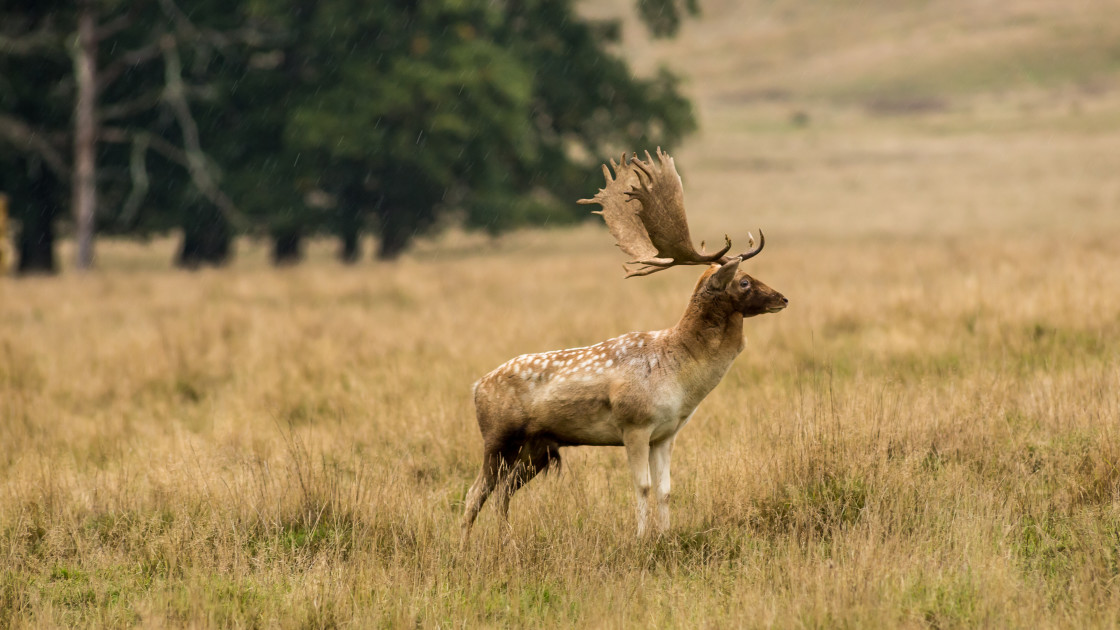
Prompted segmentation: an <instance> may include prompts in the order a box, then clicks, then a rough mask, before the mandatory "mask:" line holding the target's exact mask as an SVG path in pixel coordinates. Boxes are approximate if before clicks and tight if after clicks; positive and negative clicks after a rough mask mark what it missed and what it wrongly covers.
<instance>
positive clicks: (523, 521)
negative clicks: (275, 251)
mask: <svg viewBox="0 0 1120 630" xmlns="http://www.w3.org/2000/svg"><path fill="white" fill-rule="evenodd" d="M608 4H609V3H608ZM865 4H866V3H864V4H860V5H858V6H857V5H853V4H845V3H838V4H829V5H828V6H827V7H825V6H823V5H822V6H821V7H817V6H816V5H814V7H813V10H809V9H808V5H804V6H801V5H799V4H796V3H788V2H779V3H728V2H711V3H707V2H705V3H704V7H705V10H706V11H707V12H708V13H706V16H707V17H706V18H704V19H703V20H701V21H699V22H690V23H689V24H687V25H686V27H685V31H684V33H683V35H682V37H681V38H680V39H679V40H677V41H676V42H672V43H670V44H667V45H665V47H664V48H662V49H660V52H659V53H658V54H659V55H660V58H663V59H669V60H671V61H672V62H673V63H674V65H676V66H677V67H678V69H680V70H682V71H684V72H687V73H688V74H689V75H690V76H692V77H694V80H693V82H692V83H690V84H689V89H690V90H692V91H693V92H694V96H696V98H697V99H698V105H699V110H700V113H701V117H702V123H703V124H704V125H705V127H704V128H705V129H706V131H705V132H704V133H703V134H702V135H701V136H700V137H699V138H697V139H696V140H695V141H694V142H692V143H691V144H689V145H687V146H685V147H682V148H680V150H676V151H674V154H675V156H676V157H677V159H678V165H679V166H680V168H681V171H682V174H683V176H684V179H685V186H686V191H687V195H688V203H689V208H690V214H691V217H692V219H691V220H692V226H693V234H694V235H695V236H696V238H697V240H699V239H701V238H705V239H707V240H708V242H709V243H713V242H717V239H718V237H719V236H720V235H721V234H722V233H723V232H725V231H727V232H730V233H731V235H732V237H734V238H736V239H737V240H738V241H739V242H740V243H741V242H742V240H743V237H744V236H745V232H746V231H747V230H748V229H754V228H755V227H756V226H760V225H761V226H762V227H763V228H765V229H766V233H767V237H768V242H769V245H768V246H767V250H766V251H765V252H764V253H763V255H761V256H759V257H758V258H756V259H753V260H752V261H751V262H750V270H751V273H752V274H754V275H756V276H758V277H759V278H761V279H762V280H764V281H765V282H767V283H768V284H770V285H771V286H773V287H775V288H776V289H778V290H779V291H782V292H783V293H784V294H785V295H787V296H788V297H789V298H790V300H791V305H790V308H789V309H787V310H786V311H783V312H782V313H780V314H777V315H768V316H762V317H759V318H756V319H752V320H748V322H747V323H746V332H747V335H748V337H749V346H748V348H747V350H746V351H745V352H744V354H743V355H742V356H741V357H740V358H739V359H738V360H737V362H736V363H735V365H734V367H733V368H732V370H731V371H730V373H729V374H728V375H727V377H726V378H725V379H724V382H723V383H722V384H721V385H720V386H719V387H718V388H717V389H716V390H715V392H713V394H712V395H711V396H710V397H709V399H708V400H707V401H705V402H704V403H703V404H702V406H701V407H700V410H699V412H698V414H697V416H696V418H695V419H694V420H693V422H692V423H690V425H689V426H688V428H687V429H686V430H685V431H684V432H683V433H682V434H681V435H680V437H679V439H678V441H677V447H676V449H675V457H674V462H673V468H674V493H673V494H674V508H673V519H674V520H673V526H672V529H671V530H670V532H669V534H668V535H666V536H663V537H661V538H658V539H655V540H651V541H636V540H634V538H633V532H634V529H635V523H634V522H633V519H634V516H633V505H632V503H633V498H632V490H631V484H630V481H629V474H628V472H627V469H626V466H625V464H624V458H623V455H622V453H621V452H620V451H619V450H618V449H605V448H600V449H595V448H577V449H567V451H566V452H565V467H564V471H563V472H562V473H561V474H559V475H549V476H547V477H545V478H541V479H538V480H534V481H533V482H532V483H531V484H530V485H529V486H528V487H527V488H526V489H524V490H522V491H521V492H520V493H519V494H518V495H517V496H516V498H515V499H514V501H513V506H512V523H513V532H512V543H511V544H510V545H508V546H505V547H503V545H502V544H501V539H502V536H501V532H500V531H499V527H498V523H497V519H496V518H495V515H494V513H493V510H492V508H489V507H488V508H486V509H484V510H483V512H482V514H481V516H480V519H479V522H478V524H477V525H476V528H475V532H474V538H473V541H472V543H473V544H472V546H471V548H470V549H469V550H467V551H466V552H465V553H459V552H458V550H457V535H458V519H459V515H460V512H461V510H462V501H463V496H464V494H465V491H466V489H467V487H468V485H469V484H470V482H471V481H472V480H473V478H474V475H475V474H476V472H477V467H478V465H479V458H480V455H481V440H480V436H479V434H478V429H477V427H476V425H475V421H474V418H473V412H472V409H471V405H470V396H469V392H470V384H471V383H472V382H473V381H474V380H475V379H477V378H478V377H479V376H480V375H482V374H484V373H485V372H487V371H489V370H490V369H492V368H493V367H495V366H496V365H498V364H499V363H501V362H503V361H504V360H506V359H508V358H510V357H512V356H515V355H517V354H521V353H525V352H534V351H542V350H550V349H557V348H564V347H572V346H581V345H587V344H590V343H595V342H597V341H600V340H602V339H605V338H608V337H611V336H614V335H618V334H622V333H625V332H628V331H631V330H650V329H657V328H663V327H665V326H668V325H670V324H672V323H673V322H674V321H675V320H676V318H677V317H678V316H679V314H680V312H681V310H682V309H683V306H684V303H685V300H686V298H687V295H688V293H689V291H690V290H691V288H692V285H693V283H694V282H695V278H696V276H697V275H698V274H699V270H698V269H693V270H671V271H668V272H665V273H663V274H658V275H655V276H653V277H650V278H643V279H638V280H630V281H623V280H622V279H621V275H622V274H621V270H620V268H619V263H620V262H621V254H619V253H618V252H617V251H616V250H615V248H613V247H612V246H611V245H610V241H609V236H608V235H607V233H606V231H605V230H602V229H595V228H590V227H581V228H578V229H573V230H566V231H554V232H545V231H528V232H520V233H516V234H512V235H509V236H507V237H504V238H502V239H498V240H493V241H490V240H486V239H483V238H480V237H463V236H452V237H449V238H445V239H441V240H437V241H429V242H423V243H421V244H420V247H419V248H418V249H417V250H416V251H415V253H413V254H411V255H409V256H407V257H406V258H405V259H403V260H401V261H400V262H397V263H394V264H376V265H375V264H372V263H369V262H363V263H362V264H361V265H359V266H357V267H354V268H347V267H342V266H340V265H338V264H337V263H335V262H333V261H332V260H331V259H330V251H329V246H328V245H327V244H322V243H320V244H316V245H315V247H313V249H312V252H311V260H310V261H309V262H308V263H307V264H305V265H303V266H300V267H297V268H293V269H285V270H273V269H270V268H268V267H267V264H266V252H265V250H264V248H263V247H262V246H260V245H259V244H253V243H242V244H241V245H240V247H239V258H238V260H237V261H236V263H235V265H234V266H233V268H231V269H228V270H221V271H211V270H204V271H200V272H197V273H179V272H174V271H170V270H168V269H167V261H168V260H169V259H170V257H171V253H172V245H171V243H169V242H167V241H160V240H157V241H155V242H154V243H150V244H137V243H128V242H112V241H102V242H100V243H99V245H98V246H99V249H98V255H99V263H98V264H99V270H98V271H95V272H93V273H90V274H85V275H75V274H71V273H64V274H62V275H61V276H60V277H57V278H33V279H26V280H15V279H10V278H0V627H9V626H10V627H14V628H22V627H73V626H95V627H133V626H142V627H162V626H170V627H181V626H190V627H223V628H224V627H285V628H287V627H292V628H295V627H362V628H364V627H402V626H421V627H437V626H438V627H445V626H454V627H476V626H483V627H486V626H500V627H546V626H547V627H552V626H580V627H635V626H637V627H661V626H687V627H696V626H702V627H743V626H745V627H753V626H780V627H834V626H847V627H897V626H902V627H937V628H944V627H977V626H983V627H1031V628H1036V627H1084V626H1116V625H1120V397H1118V395H1117V392H1118V391H1120V291H1117V290H1116V289H1117V287H1120V249H1118V248H1117V247H1116V243H1117V241H1118V239H1120V179H1117V177H1116V173H1117V172H1120V152H1117V151H1116V147H1117V146H1120V134H1118V133H1117V129H1118V128H1120V127H1117V124H1116V123H1117V121H1120V114H1118V112H1120V99H1117V97H1116V93H1115V90H1113V91H1111V92H1110V91H1109V86H1110V85H1114V80H1115V75H1116V72H1115V66H1116V63H1115V59H1114V57H1113V56H1109V55H1111V53H1110V52H1109V50H1110V49H1101V48H1100V47H1099V46H1096V45H1095V44H1093V43H1092V42H1097V41H1098V40H1099V39H1102V38H1103V39H1106V40H1107V39H1108V35H1109V34H1110V33H1112V32H1113V31H1114V27H1113V26H1109V24H1111V23H1113V22H1114V20H1113V21H1112V22H1109V21H1108V20H1107V19H1105V18H1109V17H1111V16H1110V14H1107V12H1106V13H1104V14H1101V15H1103V16H1104V17H1103V18H1101V19H1096V18H1094V17H1093V16H1095V15H1097V13H1094V11H1098V10H1105V9H1106V8H1107V7H1105V8H1101V7H1088V6H1085V7H1081V8H1080V9H1079V11H1077V12H1070V11H1069V10H1068V7H1067V6H1066V5H1065V4H1063V3H1055V2H1050V1H1049V0H1039V1H1038V2H1032V3H1026V4H1023V3H1014V4H1013V5H1011V4H1009V5H1006V6H1004V5H999V6H996V5H992V6H990V7H987V8H986V9H984V10H983V11H981V10H980V9H976V11H979V12H980V14H979V18H983V19H980V21H979V22H976V21H974V20H973V18H977V14H976V13H967V14H962V13H960V12H959V11H958V10H957V9H960V8H961V6H963V5H959V4H956V3H947V4H946V3H925V4H922V5H920V6H919V5H914V6H913V7H909V8H906V7H902V5H897V7H902V8H891V10H888V8H889V7H886V5H885V4H883V3H871V4H870V5H867V6H865ZM969 6H971V5H969ZM744 7H746V8H744ZM891 7H896V5H894V4H892V5H891ZM1102 7H1103V5H1102ZM586 8H587V9H588V10H589V11H597V10H600V8H601V7H600V5H599V4H596V6H595V7H586ZM896 9H897V10H896ZM1081 9H1083V11H1082V10H1081ZM1090 9H1091V10H1090ZM744 12H745V13H744ZM962 15H965V16H966V17H961V16H962ZM744 16H747V17H748V18H750V20H749V28H743V24H744ZM1098 17H1100V16H1098ZM840 18H843V19H840ZM961 20H965V22H967V24H966V25H965V26H968V28H965V27H964V26H962V24H961V23H960V22H961ZM1094 20H1095V22H1094ZM1083 22H1084V24H1083ZM838 24H841V26H842V27H840V28H838V26H837V25H838ZM975 24H980V26H981V27H982V28H972V26H974V25H975ZM1048 24H1057V25H1058V26H1056V27H1055V28H1048V27H1047V25H1048ZM1093 24H1099V25H1100V28H1095V27H1093ZM1079 25H1080V26H1079ZM1059 27H1060V28H1059ZM1075 27H1076V28H1075ZM1079 28H1083V29H1084V30H1085V33H1082V34H1084V35H1085V36H1086V37H1088V39H1085V38H1077V37H1072V36H1069V32H1070V31H1069V29H1074V30H1075V31H1076V30H1077V29H1079ZM1063 29H1064V30H1063ZM1078 32H1080V31H1078ZM988 35H990V36H991V37H988ZM1074 39H1076V40H1077V42H1079V43H1078V44H1077V45H1076V46H1074V45H1072V44H1069V45H1065V48H1062V45H1059V40H1060V41H1065V42H1067V43H1068V42H1070V41H1073V40H1074ZM1031 42H1035V43H1037V44H1038V47H1037V48H1038V49H1039V50H1042V51H1050V50H1057V52H1058V53H1061V54H1066V53H1065V52H1063V51H1066V50H1067V49H1068V48H1070V46H1073V48H1077V47H1079V46H1082V43H1084V42H1088V43H1084V46H1087V47H1088V48H1089V49H1091V50H1092V51H1093V56H1092V59H1091V60H1090V61H1091V62H1092V63H1089V64H1088V65H1080V64H1076V63H1073V64H1071V63H1069V60H1068V59H1065V58H1063V59H1057V60H1050V59H1049V58H1048V57H1047V58H1046V59H1045V60H1044V61H1045V63H1043V62H1042V61H1039V58H1037V57H1034V56H1032V57H1029V58H1027V59H1026V61H1024V62H1023V64H1025V65H1024V67H1025V68H1026V71H1030V70H1031V69H1032V68H1035V67H1036V66H1037V67H1038V68H1039V72H1038V73H1035V76H1036V78H1037V81H1033V80H1032V81H1028V82H1026V84H1023V83H1022V82H1018V83H1016V82H1014V81H1010V80H1008V81H1005V80H1004V79H1005V78H1006V77H1002V76H1001V80H1000V82H999V83H998V86H996V87H998V89H992V90H988V91H985V90H983V89H980V88H983V87H984V86H987V85H989V82H988V79H986V78H985V77H987V76H988V75H990V74H991V73H996V74H999V73H1000V72H1001V70H1000V68H1002V67H1003V66H1002V65H1001V64H1005V62H1006V61H1007V59H1008V55H1007V54H1003V53H1002V52H1000V51H1004V52H1006V51H1011V52H1010V53H1008V54H1010V55H1011V58H1013V59H1018V57H1017V56H1016V55H1017V53H1016V52H1015V51H1019V50H1022V49H1023V47H1024V46H1026V47H1028V48H1031V46H1033V44H1031ZM628 46H629V44H628ZM1055 47H1057V48H1055ZM1032 49H1034V48H1032ZM628 50H630V52H631V55H632V56H633V58H634V59H636V60H638V62H639V63H646V61H647V60H646V58H645V57H644V52H646V51H647V50H648V47H646V48H643V47H642V45H637V46H636V47H631V48H628ZM1102 50H1103V52H1102ZM982 51H988V52H992V53H993V54H994V56H993V57H991V59H994V60H995V61H991V60H990V59H989V62H985V63H982V64H979V65H977V66H976V67H975V72H974V73H972V74H966V75H963V76H961V75H958V74H957V73H955V72H954V71H952V69H953V67H955V66H954V65H953V64H954V63H956V62H954V61H953V60H954V59H957V60H959V59H964V60H965V61H968V60H971V59H973V58H974V55H977V56H981V57H982V56H984V55H986V54H987V53H986V52H983V53H982ZM1067 52H1068V51H1067ZM1075 52H1076V51H1075ZM913 55H921V58H920V59H918V61H917V62H914V61H913ZM657 56H658V55H653V57H654V58H656V57H657ZM1044 56H1045V55H1044ZM744 64H745V65H744ZM1040 64H1041V65H1040ZM923 69H924V70H923ZM1043 70H1044V72H1043ZM1110 73H1111V74H1110ZM1102 77H1103V78H1102ZM1109 77H1111V79H1109ZM1110 80H1111V81H1113V83H1109V81H1110ZM1009 81H1010V82H1009ZM899 85H902V87H903V88H905V90H911V91H914V92H915V93H917V94H919V95H920V96H922V98H929V99H933V100H930V101H929V102H931V103H937V104H938V106H937V107H928V108H917V109H915V108H910V109H907V107H903V106H900V105H899V102H894V101H892V102H891V103H888V104H889V105H891V107H885V106H882V102H881V101H877V100H874V99H882V98H883V94H882V92H883V90H884V89H887V88H889V90H895V89H902V88H899V87H898V86H899ZM892 86H893V87H892ZM1009 86H1010V87H1009ZM889 90H888V91H889ZM888 96H889V95H888ZM860 99H871V100H869V101H868V103H866V104H862V103H861V101H860ZM865 105H866V106H865ZM902 105H906V103H902ZM892 108H893V109H892ZM589 177H591V174H589ZM588 186H589V191H588V192H591V191H592V190H593V189H594V187H595V183H593V182H592V181H591V180H589V184H588ZM68 258H69V252H68V251H64V252H63V259H64V260H66V259H68Z"/></svg>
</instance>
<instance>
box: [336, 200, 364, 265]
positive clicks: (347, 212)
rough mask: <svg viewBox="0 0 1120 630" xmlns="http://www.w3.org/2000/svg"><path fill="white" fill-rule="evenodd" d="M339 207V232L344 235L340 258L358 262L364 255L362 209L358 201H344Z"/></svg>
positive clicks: (349, 262) (345, 261) (339, 253)
mask: <svg viewBox="0 0 1120 630" xmlns="http://www.w3.org/2000/svg"><path fill="white" fill-rule="evenodd" d="M343 203H344V204H345V205H342V206H340V207H339V208H338V212H339V214H338V233H339V236H340V237H342V249H340V250H339V252H338V257H339V259H341V260H342V262H344V263H346V264H348V265H349V264H353V263H356V262H358V259H359V258H361V256H362V245H361V238H362V211H361V210H360V209H359V208H360V206H359V205H358V204H357V203H347V202H345V201H344V202H343Z"/></svg>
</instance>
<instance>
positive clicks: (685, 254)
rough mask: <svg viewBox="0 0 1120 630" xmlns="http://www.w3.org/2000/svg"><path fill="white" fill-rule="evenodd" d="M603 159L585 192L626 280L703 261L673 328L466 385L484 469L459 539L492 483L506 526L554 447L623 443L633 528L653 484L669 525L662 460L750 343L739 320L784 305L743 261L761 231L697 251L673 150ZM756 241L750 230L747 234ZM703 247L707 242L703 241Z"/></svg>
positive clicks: (663, 523)
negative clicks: (618, 253) (737, 249)
mask: <svg viewBox="0 0 1120 630" xmlns="http://www.w3.org/2000/svg"><path fill="white" fill-rule="evenodd" d="M645 157H646V159H645V160H641V159H638V156H637V155H634V156H633V159H631V160H627V159H626V155H625V154H624V155H623V156H622V159H621V160H620V161H619V162H617V163H616V162H614V161H613V160H612V161H611V169H613V171H614V172H613V174H612V172H611V170H610V169H608V168H607V166H606V165H604V166H603V174H604V176H605V177H606V186H605V187H604V188H603V189H601V190H600V191H599V193H598V194H596V195H595V197H594V198H593V199H581V200H580V201H579V203H585V204H586V203H597V204H599V205H601V206H602V210H601V211H598V213H599V214H602V215H603V217H604V218H605V219H606V222H607V226H608V227H609V228H610V232H611V234H612V235H613V236H614V238H615V240H616V241H617V242H618V246H619V247H620V248H622V250H623V251H625V252H626V253H627V254H629V255H631V256H633V257H634V260H632V261H631V263H632V264H639V265H642V266H641V267H639V268H637V269H627V277H631V276H642V275H648V274H650V273H654V272H657V271H661V270H663V269H667V268H669V267H673V266H676V265H708V269H706V270H705V271H704V273H703V274H702V275H701V276H700V280H699V281H698V282H697V283H696V288H695V289H694V290H693V292H692V298H691V299H690V300H689V302H688V306H687V307H686V308H685V311H684V315H683V316H681V319H680V321H678V322H677V323H676V325H675V326H673V327H672V328H668V329H665V330H658V331H653V332H632V333H629V334H626V335H622V336H621V337H615V338H614V339H610V340H607V341H604V342H601V343H598V344H595V345H593V346H588V347H585V348H573V349H570V350H556V351H553V352H543V353H540V354H525V355H522V356H519V357H517V358H515V359H511V360H510V361H507V362H506V363H504V364H502V365H501V366H499V367H498V368H497V369H495V370H494V371H492V372H490V373H489V374H487V375H486V376H483V377H482V378H481V379H480V380H479V381H478V382H477V383H475V386H474V403H475V410H476V414H477V416H478V426H479V428H480V429H481V430H482V438H483V450H484V452H483V459H482V470H481V471H480V472H479V474H478V479H476V480H475V482H474V484H473V485H472V486H471V488H470V490H469V491H468V493H467V498H466V508H465V510H464V514H463V524H462V545H463V546H464V547H465V546H466V544H467V540H468V538H469V536H470V530H471V525H472V524H473V523H474V520H475V517H476V516H477V515H478V511H479V510H480V509H481V508H482V504H483V503H484V502H485V501H486V498H487V497H488V496H489V495H490V494H491V493H492V492H494V491H495V490H497V492H498V495H497V496H498V501H499V504H498V510H499V513H500V514H501V517H502V521H503V522H504V523H505V524H506V526H507V527H508V518H509V517H508V515H509V501H510V497H512V496H513V494H514V493H515V492H517V490H518V489H519V488H521V487H522V486H524V485H525V484H526V483H528V482H529V480H531V479H532V478H533V477H534V476H535V475H537V474H539V473H541V472H543V471H545V470H548V469H549V468H552V467H556V466H559V464H560V448H561V447H564V446H577V445H595V446H624V447H625V448H626V458H627V460H628V461H629V464H630V471H631V474H632V475H633V480H634V488H635V491H636V493H637V498H638V536H639V537H641V536H643V535H645V534H646V531H647V529H648V528H647V520H648V512H649V495H650V492H651V490H652V491H653V492H654V500H655V502H656V506H657V521H656V525H657V528H658V530H659V531H665V530H666V529H668V527H669V457H670V455H671V454H672V451H673V440H674V439H675V438H676V435H677V432H679V431H680V430H681V429H682V428H683V427H684V425H685V424H687V423H688V421H689V419H690V418H691V417H692V414H693V413H694V412H695V411H696V407H697V405H699V404H700V401H702V400H703V399H704V397H705V396H707V395H708V392H710V391H712V389H713V388H714V387H715V386H716V385H717V384H718V383H719V382H720V380H721V379H722V378H723V375H724V374H726V373H727V370H728V369H729V368H730V367H731V363H732V361H734V360H735V357H736V356H738V354H739V353H740V352H742V351H743V348H744V347H745V346H746V339H745V338H744V337H743V318H744V317H753V316H755V315H761V314H763V313H776V312H778V311H780V310H782V309H783V308H785V307H786V305H787V304H788V303H789V301H788V300H787V299H786V298H785V297H783V296H782V295H781V294H780V293H778V292H777V291H775V290H773V289H771V288H770V287H768V286H766V285H765V284H763V283H761V282H759V281H758V280H755V279H754V278H752V277H751V276H749V275H747V274H746V272H744V271H742V270H740V269H739V265H740V263H741V262H742V261H744V260H746V259H748V258H751V257H753V256H755V255H757V254H758V253H759V252H761V251H762V247H763V245H764V244H765V238H764V237H763V236H762V233H761V232H759V240H758V245H757V246H754V247H753V248H752V249H750V250H749V251H747V252H744V253H743V254H740V255H738V256H728V255H727V252H728V250H730V248H731V241H730V239H727V238H726V237H725V240H726V241H727V243H726V245H725V246H724V247H723V249H721V250H720V251H718V252H716V253H713V254H705V253H702V251H701V252H697V251H696V250H695V249H694V248H693V246H692V241H691V237H690V236H689V232H688V223H687V219H686V217H685V209H684V190H683V187H682V185H681V180H680V176H679V175H678V174H677V170H676V167H675V166H674V164H673V159H672V158H671V157H669V156H668V155H667V154H665V153H663V152H662V151H661V149H658V150H657V158H658V161H657V162H654V160H653V158H651V157H650V155H649V153H648V152H647V153H646V154H645ZM751 241H752V242H751V244H752V245H753V239H751ZM701 249H703V247H701Z"/></svg>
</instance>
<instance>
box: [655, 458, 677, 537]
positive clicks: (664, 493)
mask: <svg viewBox="0 0 1120 630" xmlns="http://www.w3.org/2000/svg"><path fill="white" fill-rule="evenodd" d="M672 455H673V438H668V439H666V440H662V441H661V442H658V443H657V444H654V445H652V446H651V447H650V451H649V471H650V476H651V477H652V482H653V493H654V503H655V505H657V521H656V524H657V531H659V532H661V533H665V532H667V531H669V490H670V482H669V459H670V457H672Z"/></svg>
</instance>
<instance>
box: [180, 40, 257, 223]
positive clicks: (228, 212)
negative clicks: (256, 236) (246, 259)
mask: <svg viewBox="0 0 1120 630" xmlns="http://www.w3.org/2000/svg"><path fill="white" fill-rule="evenodd" d="M161 45H162V48H163V53H164V54H163V63H164V71H165V74H166V77H165V79H164V80H165V82H166V87H165V88H164V92H163V98H164V101H165V102H166V103H167V104H168V105H169V106H170V107H171V111H172V112H173V113H174V114H175V118H176V120H177V121H178V123H179V128H180V130H182V132H183V152H184V153H185V154H186V158H187V170H188V171H189V172H190V174H191V180H192V181H193V182H194V184H195V186H196V187H197V188H198V189H199V191H201V192H202V194H203V195H205V196H206V198H207V199H209V200H210V202H211V203H213V204H214V205H215V206H217V207H218V209H219V210H221V211H222V214H224V215H225V216H226V219H227V220H229V221H230V223H244V221H243V220H242V216H241V212H240V211H239V210H238V209H237V206H236V205H234V203H233V200H231V199H230V198H229V197H228V196H226V194H225V193H224V192H222V190H221V189H220V188H219V187H218V183H217V178H216V176H215V174H214V171H216V170H217V168H216V167H215V166H213V164H212V163H211V162H210V160H209V159H208V158H207V157H206V154H205V153H204V152H203V151H202V145H201V143H200V142H199V136H198V125H197V124H196V123H195V120H194V116H193V115H191V108H190V104H189V103H187V96H186V87H185V85H184V84H183V76H182V70H183V68H182V62H181V61H180V59H179V49H178V48H177V47H176V43H175V38H174V37H172V36H170V35H164V36H163V37H162V38H161Z"/></svg>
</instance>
